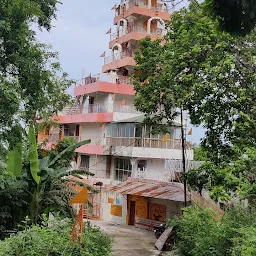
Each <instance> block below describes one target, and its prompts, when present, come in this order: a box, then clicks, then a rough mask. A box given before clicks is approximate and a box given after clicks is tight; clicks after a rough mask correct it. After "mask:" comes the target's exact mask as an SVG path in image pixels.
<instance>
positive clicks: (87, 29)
mask: <svg viewBox="0 0 256 256" xmlns="http://www.w3.org/2000/svg"><path fill="white" fill-rule="evenodd" d="M62 3H63V4H61V5H58V17H57V20H55V21H53V25H54V28H53V29H52V30H51V32H50V33H48V32H45V31H44V32H43V33H38V39H39V40H40V41H41V42H44V43H47V44H51V45H52V46H53V50H54V51H57V52H58V53H59V60H60V63H61V66H62V68H63V70H64V71H65V72H67V73H68V74H69V75H70V78H71V79H74V80H78V79H80V78H81V77H82V74H84V75H89V74H90V73H92V74H97V73H100V72H101V68H102V64H103V59H102V58H100V55H101V54H102V53H103V52H104V51H106V50H108V43H109V41H110V37H109V35H106V32H107V31H108V30H109V28H112V29H113V30H112V31H115V27H114V25H113V19H114V11H113V10H111V8H112V7H113V6H114V5H115V4H116V3H117V0H107V1H106V0H97V1H89V0H62ZM189 128H190V127H189ZM202 136H203V131H202V129H200V128H197V129H194V131H193V136H192V138H191V139H192V142H193V143H199V142H200V137H202Z"/></svg>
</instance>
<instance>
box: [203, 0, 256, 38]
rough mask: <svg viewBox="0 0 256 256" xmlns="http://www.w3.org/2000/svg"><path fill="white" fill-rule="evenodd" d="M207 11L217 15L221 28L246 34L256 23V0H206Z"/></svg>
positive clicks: (214, 15)
mask: <svg viewBox="0 0 256 256" xmlns="http://www.w3.org/2000/svg"><path fill="white" fill-rule="evenodd" d="M206 3H207V8H206V10H207V13H208V14H211V15H213V17H217V18H218V20H219V23H220V26H221V29H223V30H225V31H227V32H230V33H234V34H238V35H245V34H247V33H250V32H251V31H252V30H253V29H254V27H255V25H256V3H255V1H254V0H206Z"/></svg>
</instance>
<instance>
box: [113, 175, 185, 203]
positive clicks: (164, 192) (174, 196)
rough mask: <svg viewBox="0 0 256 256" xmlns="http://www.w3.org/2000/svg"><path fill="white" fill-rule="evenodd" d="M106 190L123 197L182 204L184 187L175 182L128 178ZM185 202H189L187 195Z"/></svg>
mask: <svg viewBox="0 0 256 256" xmlns="http://www.w3.org/2000/svg"><path fill="white" fill-rule="evenodd" d="M108 190H109V191H111V192H116V193H120V194H125V195H136V196H143V197H151V198H159V199H165V200H171V201H178V202H184V185H183V184H182V183H177V182H161V181H156V180H148V179H135V178H129V179H128V180H127V181H126V182H123V183H121V184H119V185H116V186H112V187H110V188H109V189H108ZM187 201H190V197H189V193H188V196H187Z"/></svg>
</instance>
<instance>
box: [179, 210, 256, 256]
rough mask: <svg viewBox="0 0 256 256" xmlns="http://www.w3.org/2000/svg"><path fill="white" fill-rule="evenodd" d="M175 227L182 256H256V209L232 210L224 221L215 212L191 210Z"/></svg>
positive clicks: (185, 213)
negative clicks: (216, 216)
mask: <svg viewBox="0 0 256 256" xmlns="http://www.w3.org/2000/svg"><path fill="white" fill-rule="evenodd" d="M175 225H176V228H178V237H179V238H178V239H177V241H176V242H177V244H176V246H177V248H178V252H179V255H180V256H210V255H212V256H213V255H214V256H231V255H232V256H254V255H255V252H256V243H255V241H256V235H255V234H256V212H255V209H254V210H253V209H244V208H242V207H241V208H240V207H237V208H232V209H230V210H228V211H227V213H226V214H225V216H224V217H223V219H221V220H220V219H216V218H215V217H214V212H213V211H212V210H211V209H204V208H199V207H197V206H195V207H189V208H186V209H185V211H184V215H183V218H182V220H181V221H180V222H179V224H178V225H177V221H175Z"/></svg>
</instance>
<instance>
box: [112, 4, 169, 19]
mask: <svg viewBox="0 0 256 256" xmlns="http://www.w3.org/2000/svg"><path fill="white" fill-rule="evenodd" d="M134 6H138V7H141V8H146V9H150V10H158V11H161V12H168V13H171V12H172V11H173V8H171V7H169V6H168V5H166V4H157V6H151V7H149V6H148V5H146V4H145V3H144V2H143V1H139V0H130V1H128V3H127V5H126V9H125V10H124V9H123V8H119V9H117V12H116V16H118V15H121V14H123V12H124V11H126V10H129V9H130V8H132V7H134Z"/></svg>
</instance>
